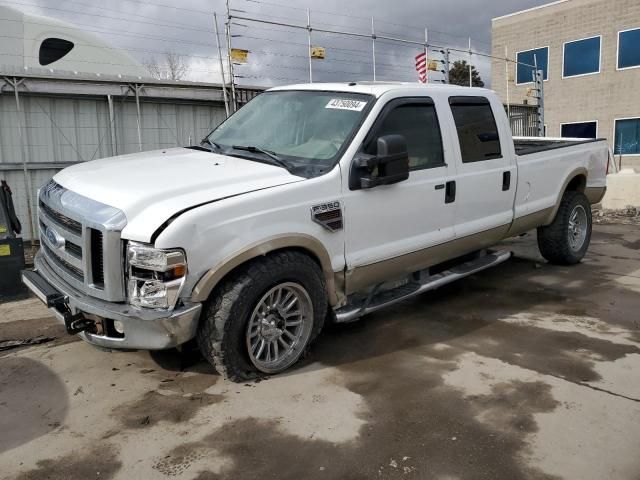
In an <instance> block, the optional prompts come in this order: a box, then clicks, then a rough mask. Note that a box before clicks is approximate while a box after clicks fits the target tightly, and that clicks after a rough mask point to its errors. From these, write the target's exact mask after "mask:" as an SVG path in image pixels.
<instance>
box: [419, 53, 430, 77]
mask: <svg viewBox="0 0 640 480" xmlns="http://www.w3.org/2000/svg"><path fill="white" fill-rule="evenodd" d="M416 70H417V72H418V81H419V82H420V83H427V82H428V81H429V77H428V76H427V54H426V53H425V52H422V53H421V54H419V55H416Z"/></svg>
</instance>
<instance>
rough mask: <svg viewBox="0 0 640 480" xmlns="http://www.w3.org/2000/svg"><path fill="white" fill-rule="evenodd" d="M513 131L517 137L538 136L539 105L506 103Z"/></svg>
mask: <svg viewBox="0 0 640 480" xmlns="http://www.w3.org/2000/svg"><path fill="white" fill-rule="evenodd" d="M505 110H506V111H507V113H508V115H509V123H510V124H511V132H512V133H513V135H514V136H515V137H537V136H538V107H537V106H536V105H522V104H516V105H509V106H507V105H505Z"/></svg>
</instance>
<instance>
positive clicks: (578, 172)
mask: <svg viewBox="0 0 640 480" xmlns="http://www.w3.org/2000/svg"><path fill="white" fill-rule="evenodd" d="M580 175H582V176H583V177H584V179H585V188H586V185H587V179H588V178H589V171H588V170H587V169H586V168H585V167H579V168H576V169H575V170H572V171H571V173H570V174H569V175H567V178H565V180H564V184H563V185H562V188H561V189H560V193H559V194H558V198H557V200H556V203H555V205H554V206H553V207H552V209H551V211H550V212H549V215H548V216H547V218H546V219H545V221H544V223H543V225H549V224H551V223H552V222H553V219H554V218H556V213H558V209H559V208H560V202H561V201H562V196H563V195H564V192H566V191H567V187H568V186H569V184H570V183H571V181H572V180H573V179H574V178H576V177H578V176H580Z"/></svg>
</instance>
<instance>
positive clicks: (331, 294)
mask: <svg viewBox="0 0 640 480" xmlns="http://www.w3.org/2000/svg"><path fill="white" fill-rule="evenodd" d="M283 251H289V252H291V251H294V252H299V253H302V254H304V255H306V256H307V257H309V258H310V259H311V260H313V261H314V262H315V263H316V264H317V265H318V267H319V268H320V270H321V271H322V273H323V276H324V278H325V284H326V285H325V286H326V289H327V296H328V298H329V302H330V303H331V304H332V305H333V304H335V303H337V298H336V293H335V279H334V277H333V272H332V271H331V270H330V265H329V266H328V267H329V268H327V265H323V262H322V261H321V259H320V258H318V256H317V255H316V253H315V252H313V251H312V250H310V249H307V248H304V247H300V246H285V247H280V248H275V249H273V250H269V251H268V252H265V253H263V254H259V255H255V256H253V257H251V258H247V259H246V260H244V261H242V262H241V263H239V264H237V265H235V266H233V268H231V269H230V270H229V271H227V272H226V273H224V275H223V276H221V277H220V278H219V279H218V280H217V281H216V282H215V284H214V285H209V286H208V288H207V290H208V291H207V292H200V293H199V295H200V296H201V297H205V296H206V297H207V298H208V297H209V295H210V294H211V293H212V292H214V291H215V290H216V288H217V287H218V286H219V285H221V284H222V282H223V281H224V280H226V279H227V278H229V277H230V276H231V275H234V274H235V273H237V272H238V271H239V270H240V269H242V268H245V267H246V266H247V265H248V264H250V263H251V262H255V261H258V260H260V259H261V258H265V257H266V256H269V255H273V254H275V253H278V252H283ZM196 300H200V301H203V300H204V298H199V299H196Z"/></svg>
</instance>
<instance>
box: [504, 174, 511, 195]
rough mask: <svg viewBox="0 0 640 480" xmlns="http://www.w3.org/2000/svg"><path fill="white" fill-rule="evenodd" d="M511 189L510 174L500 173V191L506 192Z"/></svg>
mask: <svg viewBox="0 0 640 480" xmlns="http://www.w3.org/2000/svg"><path fill="white" fill-rule="evenodd" d="M509 188H511V172H503V173H502V191H503V192H506V191H507V190H509Z"/></svg>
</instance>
